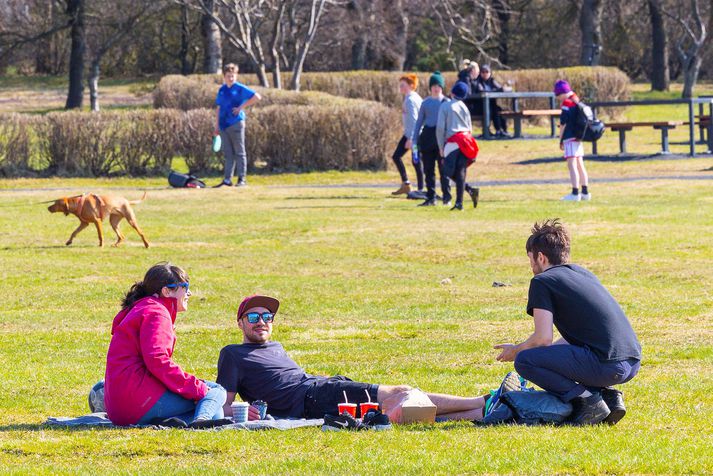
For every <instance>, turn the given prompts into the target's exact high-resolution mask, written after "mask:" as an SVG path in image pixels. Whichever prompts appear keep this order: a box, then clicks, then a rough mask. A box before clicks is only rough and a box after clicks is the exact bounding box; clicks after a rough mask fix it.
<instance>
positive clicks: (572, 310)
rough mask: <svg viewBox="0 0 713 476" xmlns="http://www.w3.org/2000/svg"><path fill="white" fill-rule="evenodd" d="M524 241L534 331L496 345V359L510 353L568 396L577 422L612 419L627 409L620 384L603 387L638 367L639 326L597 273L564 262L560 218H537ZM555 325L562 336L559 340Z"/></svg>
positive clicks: (532, 375) (529, 374) (530, 373)
mask: <svg viewBox="0 0 713 476" xmlns="http://www.w3.org/2000/svg"><path fill="white" fill-rule="evenodd" d="M526 249H527V255H528V257H529V259H530V266H531V267H532V272H533V273H534V275H535V276H534V277H533V278H532V281H531V282H530V291H529V296H528V303H527V313H528V314H530V315H531V316H533V318H534V321H535V332H534V333H533V334H532V335H531V336H530V337H529V338H528V339H527V340H526V341H524V342H522V343H520V344H517V345H513V344H500V345H496V346H495V347H496V348H498V349H502V352H501V353H500V355H499V356H498V357H497V359H498V360H500V361H514V362H515V369H516V370H517V371H518V373H519V374H520V375H521V376H522V377H524V378H526V379H528V380H530V381H531V382H533V383H535V384H537V385H539V386H540V387H542V388H543V389H545V390H547V391H548V392H550V393H553V394H555V395H557V396H558V397H560V398H561V399H562V400H564V401H567V402H571V403H572V405H573V407H574V412H573V414H572V417H571V421H572V422H573V423H574V424H580V425H583V424H596V423H600V422H602V421H606V422H607V423H611V424H614V423H616V422H617V421H619V420H620V419H621V418H623V416H624V414H625V412H626V409H625V408H624V404H623V398H622V395H621V392H619V391H618V390H614V389H611V388H608V387H610V386H611V385H617V384H622V383H624V382H628V381H629V380H631V379H632V378H634V377H635V376H636V374H637V372H638V371H639V367H640V361H641V345H640V344H639V341H638V339H637V337H636V333H635V332H634V330H633V329H632V327H631V324H630V323H629V320H628V319H627V317H626V315H625V314H624V311H623V310H622V309H621V307H620V306H619V304H618V303H617V302H616V300H615V299H614V298H613V297H612V295H611V294H610V293H609V291H607V290H606V289H605V288H604V286H602V284H601V283H600V282H599V280H598V279H597V278H596V276H594V275H593V274H592V273H591V272H589V271H587V270H586V269H584V268H582V267H581V266H577V265H575V264H569V263H568V261H569V250H570V240H569V235H568V234H567V231H566V230H565V229H564V227H563V226H562V225H561V224H560V223H559V221H558V220H548V221H545V222H544V223H542V224H535V226H534V227H533V229H532V235H531V236H530V238H529V239H528V240H527V245H526ZM553 325H554V326H555V327H556V328H557V330H558V331H559V333H560V335H561V336H562V337H561V338H560V339H559V340H557V341H556V342H553V341H552V340H553V336H552V334H553V332H552V326H553Z"/></svg>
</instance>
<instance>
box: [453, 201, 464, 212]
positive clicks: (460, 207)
mask: <svg viewBox="0 0 713 476" xmlns="http://www.w3.org/2000/svg"><path fill="white" fill-rule="evenodd" d="M453 210H459V211H463V204H462V203H456V204H455V205H453V208H451V211H453Z"/></svg>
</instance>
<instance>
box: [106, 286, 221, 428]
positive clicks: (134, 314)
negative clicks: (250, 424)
mask: <svg viewBox="0 0 713 476" xmlns="http://www.w3.org/2000/svg"><path fill="white" fill-rule="evenodd" d="M177 306H178V303H177V302H176V299H175V298H163V297H161V298H158V297H153V296H149V297H145V298H143V299H140V300H138V301H137V302H136V303H135V304H134V306H133V307H132V308H131V309H129V310H126V309H124V310H122V311H121V312H119V314H117V315H116V317H115V318H114V323H113V324H112V328H111V334H112V337H111V343H110V344H109V352H108V353H107V356H106V375H105V377H104V403H105V405H106V412H107V416H108V417H109V419H110V420H111V421H112V422H113V423H114V424H116V425H133V424H135V423H137V422H138V421H139V420H140V419H141V417H142V416H144V415H145V414H146V412H148V411H149V410H150V409H151V407H152V406H153V405H154V404H155V403H156V402H157V401H158V399H159V398H161V395H163V394H164V392H166V390H170V391H171V392H173V393H177V394H178V395H180V396H182V397H183V398H186V399H188V400H195V401H198V400H200V399H201V398H203V397H205V395H206V393H208V387H207V386H206V384H205V382H203V381H202V380H199V379H198V378H197V377H195V376H193V375H190V374H187V373H186V372H184V371H183V370H181V367H179V366H178V364H176V363H175V362H174V361H173V359H172V358H171V356H172V355H173V348H174V346H175V345H176V333H175V332H174V330H173V324H174V322H176V309H177Z"/></svg>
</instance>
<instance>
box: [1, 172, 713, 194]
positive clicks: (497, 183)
mask: <svg viewBox="0 0 713 476" xmlns="http://www.w3.org/2000/svg"><path fill="white" fill-rule="evenodd" d="M659 180H685V181H688V180H713V172H712V173H709V174H696V175H640V176H634V177H597V178H590V180H589V181H590V182H591V183H622V182H651V181H659ZM470 184H471V185H477V186H479V187H510V186H513V185H559V184H569V179H567V178H561V179H513V180H483V181H475V182H470ZM273 187H275V188H293V189H295V188H302V189H304V188H319V189H328V188H393V187H394V184H393V183H338V184H304V185H273ZM80 188H81V187H80V186H76V187H54V188H52V187H48V188H7V189H0V193H20V192H63V191H68V190H69V191H72V192H76V191H77V190H78V189H80ZM97 188H99V189H100V190H133V191H135V190H166V189H169V188H170V187H168V186H166V187H97Z"/></svg>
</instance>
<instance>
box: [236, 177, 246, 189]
mask: <svg viewBox="0 0 713 476" xmlns="http://www.w3.org/2000/svg"><path fill="white" fill-rule="evenodd" d="M247 184H248V183H247V182H246V181H245V177H240V179H238V183H236V184H235V186H236V187H245V186H246V185H247Z"/></svg>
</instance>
